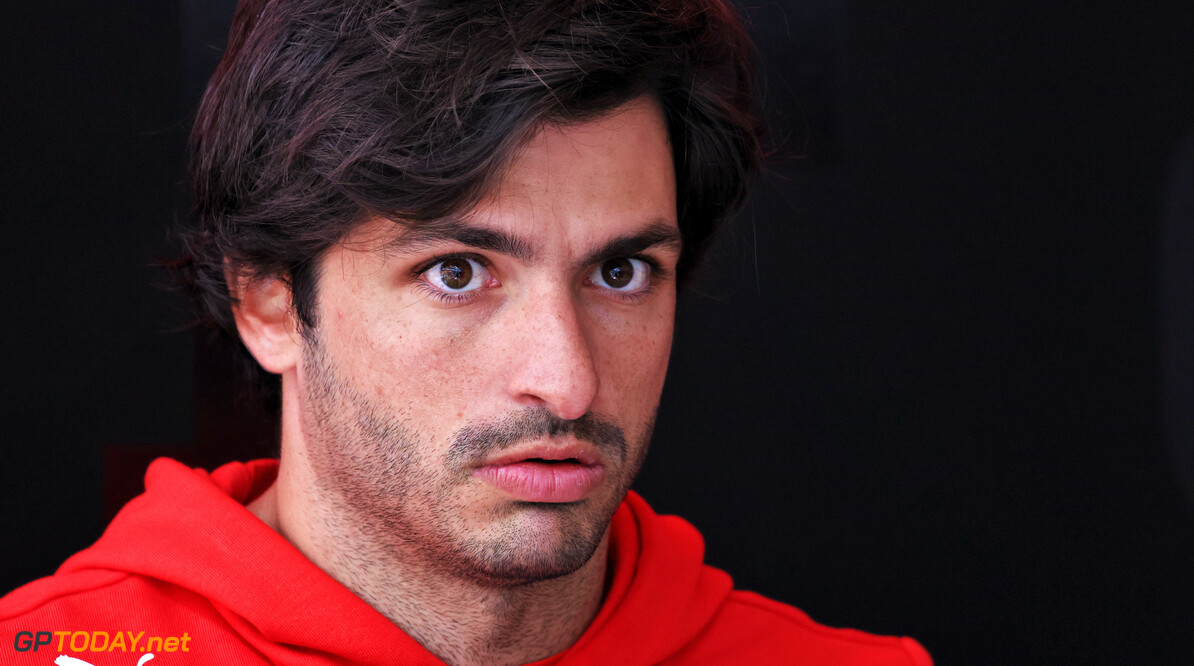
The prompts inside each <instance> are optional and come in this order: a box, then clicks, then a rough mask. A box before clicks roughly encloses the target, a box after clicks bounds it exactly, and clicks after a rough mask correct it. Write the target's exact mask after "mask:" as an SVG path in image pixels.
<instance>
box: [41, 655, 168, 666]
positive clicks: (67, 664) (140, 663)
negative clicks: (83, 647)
mask: <svg viewBox="0 0 1194 666" xmlns="http://www.w3.org/2000/svg"><path fill="white" fill-rule="evenodd" d="M150 659H153V653H152V652H147V653H145V654H143V655H141V658H140V659H138V660H137V666H145V662H147V661H149V660H150ZM54 663H55V664H56V665H57V666H95V664H92V663H91V662H89V661H83V660H82V659H75V658H74V657H68V656H66V655H64V654H60V655H58V658H57V659H55V660H54Z"/></svg>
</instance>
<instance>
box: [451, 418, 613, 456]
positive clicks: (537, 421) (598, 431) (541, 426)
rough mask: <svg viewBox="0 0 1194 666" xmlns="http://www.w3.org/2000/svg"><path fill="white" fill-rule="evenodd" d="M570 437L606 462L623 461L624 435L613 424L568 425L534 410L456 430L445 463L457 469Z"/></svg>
mask: <svg viewBox="0 0 1194 666" xmlns="http://www.w3.org/2000/svg"><path fill="white" fill-rule="evenodd" d="M565 435H572V436H573V437H575V438H576V439H578V440H580V441H583V442H589V443H590V444H592V445H593V446H595V447H597V450H598V451H600V452H601V454H602V455H603V456H604V457H605V458H606V459H609V460H616V461H618V462H619V463H621V462H624V461H625V460H626V434H625V433H623V432H622V429H621V428H620V427H618V425H617V424H616V423H614V422H613V421H611V420H609V419H606V418H605V417H602V416H599V415H597V414H584V415H583V416H581V417H580V418H577V419H573V420H571V421H569V420H567V419H562V418H560V417H558V416H556V415H554V414H552V413H551V412H550V411H548V410H547V409H545V408H541V407H534V408H531V409H526V410H523V411H521V412H517V413H515V414H512V415H510V416H508V417H506V418H503V419H500V420H498V421H493V422H489V423H479V424H474V425H468V426H465V427H464V428H461V429H460V430H458V431H457V432H456V434H455V436H453V437H452V444H451V446H449V447H448V453H447V458H448V462H449V463H451V464H453V465H460V464H463V463H467V462H469V461H475V460H479V459H483V458H485V457H487V456H490V455H492V454H494V453H497V452H499V451H502V450H503V449H508V448H510V447H512V446H514V445H516V444H518V443H519V442H523V441H526V440H528V439H539V438H544V437H546V438H555V437H563V436H565Z"/></svg>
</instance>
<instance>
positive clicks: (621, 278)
mask: <svg viewBox="0 0 1194 666" xmlns="http://www.w3.org/2000/svg"><path fill="white" fill-rule="evenodd" d="M601 277H602V278H603V279H604V280H605V283H606V284H608V285H609V286H611V287H613V288H615V289H621V288H622V287H625V286H626V285H628V284H630V280H631V279H633V278H634V264H632V263H630V260H629V259H625V258H623V259H610V260H609V261H607V262H605V263H604V264H601Z"/></svg>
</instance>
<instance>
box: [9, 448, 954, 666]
mask: <svg viewBox="0 0 1194 666" xmlns="http://www.w3.org/2000/svg"><path fill="white" fill-rule="evenodd" d="M276 474H277V461H274V460H259V461H255V462H251V463H247V464H242V463H232V464H228V465H225V466H223V467H221V468H219V469H217V470H216V471H214V472H212V473H211V474H210V475H209V474H207V473H206V472H203V471H201V470H192V469H190V468H188V467H185V466H183V465H182V464H180V463H178V462H175V461H173V460H169V459H164V458H163V459H159V460H157V461H155V462H154V463H153V464H152V465H150V467H149V471H148V473H147V474H146V477H145V488H146V492H145V493H144V494H143V495H141V496H140V497H137V498H136V499H134V500H133V501H131V502H129V504H128V505H127V506H125V507H124V509H122V510H121V512H120V513H119V514H118V515H117V516H116V519H115V520H113V521H112V524H111V525H110V526H109V527H108V529H107V531H105V532H104V535H103V536H102V537H100V539H99V541H97V542H96V543H95V545H93V546H92V547H90V548H88V549H86V550H84V551H82V552H80V553H78V554H76V555H75V556H73V557H71V558H70V559H68V560H67V561H66V562H65V563H64V564H63V565H62V567H60V568H59V569H58V571H57V573H55V574H54V575H53V576H51V577H49V578H43V579H41V580H37V581H34V582H32V583H30V584H28V585H25V586H24V587H21V588H19V589H17V590H15V591H13V592H12V593H10V594H9V595H8V596H6V597H4V598H3V599H0V638H2V639H3V641H4V642H3V644H0V664H40V665H49V664H58V666H80V663H79V662H78V661H72V659H77V660H82V662H85V663H87V664H93V665H94V666H107V665H112V666H138V665H139V664H145V663H146V662H148V666H159V665H160V666H169V665H171V664H178V665H179V666H186V665H189V664H194V665H203V666H207V665H220V666H223V665H233V664H265V663H277V664H344V663H356V664H428V665H430V664H437V665H438V664H442V663H443V662H441V661H440V660H439V659H437V658H436V657H435V656H434V655H432V654H431V653H430V652H428V651H427V650H425V649H424V648H423V647H422V646H421V645H419V644H418V643H416V642H415V641H414V640H413V639H412V638H410V637H409V636H407V635H406V634H405V633H403V632H402V630H401V629H399V628H398V627H397V626H395V625H394V624H392V623H391V622H390V621H389V620H387V619H386V618H385V617H383V616H382V615H381V614H379V613H378V612H377V611H375V610H373V608H372V607H370V606H369V605H368V604H366V603H365V602H364V601H362V600H361V599H359V598H358V597H356V596H355V595H353V594H352V592H350V591H348V589H347V588H345V587H343V586H342V585H340V584H339V583H338V582H336V581H335V580H333V579H332V578H331V577H329V576H328V575H327V574H325V573H324V572H323V571H322V570H320V569H319V568H318V567H316V566H315V565H314V564H312V563H311V562H310V561H308V560H307V559H306V558H305V557H303V555H302V553H300V552H299V551H298V550H296V549H295V548H294V547H293V546H291V545H290V543H289V542H287V541H286V540H285V539H283V538H282V537H281V536H280V535H278V534H277V533H276V532H274V531H273V530H272V529H270V528H269V527H268V526H267V525H266V524H265V523H263V522H261V521H260V520H258V519H257V517H256V516H254V515H253V514H252V513H250V512H249V511H248V510H246V509H245V507H244V504H245V503H246V502H248V501H250V500H251V499H253V498H255V497H256V496H257V495H259V494H260V493H261V492H262V491H264V490H265V489H266V488H267V487H268V486H269V485H270V484H271V483H272V482H273V480H274V477H275V476H276ZM703 556H704V543H703V541H702V540H701V536H700V534H698V533H697V531H696V529H694V528H693V527H692V526H691V525H689V524H688V523H686V522H684V521H683V520H681V519H679V518H676V517H674V516H659V515H656V514H655V513H654V512H652V511H651V509H650V507H648V506H647V504H646V502H644V501H643V500H642V498H640V497H639V496H638V495H636V494H634V493H630V495H629V496H628V497H627V498H626V501H625V502H624V503H623V504H622V506H621V507H620V508H619V509H618V512H617V513H616V514H615V515H614V519H613V527H612V530H611V540H610V549H609V557H610V568H611V570H612V571H613V578H612V583H611V585H610V589H609V594H608V595H607V597H606V599H605V602H604V604H603V605H602V607H601V610H600V612H599V613H598V614H597V617H596V618H595V619H594V620H593V623H592V625H590V626H589V628H588V630H587V631H585V633H584V635H582V636H581V637H580V639H579V640H577V642H576V644H575V645H573V646H572V647H570V648H568V649H567V650H565V651H564V652H561V653H560V654H557V655H555V656H553V657H550V658H548V659H544V660H542V661H539V662H536V666H547V665H551V666H573V665H580V664H602V665H607V664H659V663H664V664H726V663H733V664H750V663H767V664H835V665H839V666H850V665H855V664H856V665H862V664H867V665H868V666H873V665H885V664H891V665H893V666H894V665H896V664H899V665H901V666H928V665H929V664H931V662H930V660H929V656H928V654H927V653H926V652H925V651H924V649H923V648H921V647H920V645H918V644H917V643H916V642H915V641H913V640H911V639H909V638H887V637H878V636H871V635H868V634H864V633H861V632H858V631H852V630H848V629H830V628H827V627H823V626H820V625H818V624H816V623H814V622H813V621H812V620H810V619H809V618H808V616H806V615H805V614H804V613H802V612H800V611H799V610H796V609H795V608H792V607H790V606H786V605H784V604H781V603H777V602H775V601H771V600H769V599H765V598H763V597H761V596H759V595H757V594H754V593H751V592H741V591H735V590H733V589H732V586H731V582H730V577H729V576H728V575H726V574H725V573H724V572H722V571H719V570H718V569H714V568H712V567H709V566H705V565H704V564H703V563H702V559H703ZM148 653H152V654H153V655H154V656H153V657H152V658H151V659H152V661H151V662H149V660H147V659H145V657H144V655H146V654H148ZM139 660H140V661H139Z"/></svg>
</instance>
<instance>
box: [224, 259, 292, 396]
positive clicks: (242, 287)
mask: <svg viewBox="0 0 1194 666" xmlns="http://www.w3.org/2000/svg"><path fill="white" fill-rule="evenodd" d="M228 277H229V279H228V285H229V286H230V287H233V285H235V287H233V288H234V289H235V292H234V293H233V296H234V299H235V300H234V301H233V305H232V315H233V316H234V317H235V318H236V330H237V331H238V332H239V333H240V339H241V341H242V342H244V343H245V347H248V349H249V353H251V354H253V358H255V359H257V362H258V363H260V364H261V367H262V368H264V369H265V371H266V372H272V373H274V374H276V375H280V374H283V373H285V372H286V371H287V370H289V369H291V368H293V367H294V366H295V364H296V363H298V359H299V356H300V354H301V352H302V350H301V348H300V344H301V341H300V338H299V333H298V326H297V321H296V319H295V314H294V308H293V307H292V306H291V298H290V286H289V285H287V284H286V281H285V280H282V279H281V278H278V277H268V278H264V279H260V280H250V279H247V278H243V277H242V278H240V279H236V278H235V277H234V276H232V275H229V276H228Z"/></svg>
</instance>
